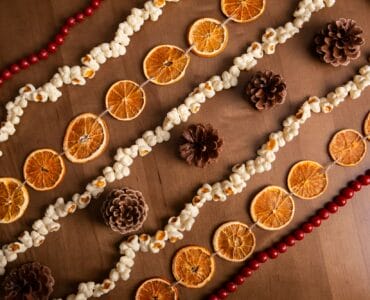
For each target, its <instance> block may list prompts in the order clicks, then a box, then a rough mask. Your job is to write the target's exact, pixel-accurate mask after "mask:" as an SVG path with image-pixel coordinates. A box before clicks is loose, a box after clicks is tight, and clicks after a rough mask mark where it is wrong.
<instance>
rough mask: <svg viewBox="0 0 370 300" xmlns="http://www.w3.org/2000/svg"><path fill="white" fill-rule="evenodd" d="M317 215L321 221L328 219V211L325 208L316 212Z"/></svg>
mask: <svg viewBox="0 0 370 300" xmlns="http://www.w3.org/2000/svg"><path fill="white" fill-rule="evenodd" d="M318 215H319V217H320V218H321V220H327V219H329V215H330V213H329V211H328V210H327V209H326V208H322V209H320V210H319V211H318Z"/></svg>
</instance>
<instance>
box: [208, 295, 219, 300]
mask: <svg viewBox="0 0 370 300" xmlns="http://www.w3.org/2000/svg"><path fill="white" fill-rule="evenodd" d="M219 299H220V298H218V297H217V296H216V295H210V296H209V297H208V300H219Z"/></svg>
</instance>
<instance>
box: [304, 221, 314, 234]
mask: <svg viewBox="0 0 370 300" xmlns="http://www.w3.org/2000/svg"><path fill="white" fill-rule="evenodd" d="M301 228H302V230H303V232H304V233H311V232H312V230H313V225H312V224H311V223H309V222H306V223H303V224H302V226H301Z"/></svg>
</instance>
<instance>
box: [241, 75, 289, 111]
mask: <svg viewBox="0 0 370 300" xmlns="http://www.w3.org/2000/svg"><path fill="white" fill-rule="evenodd" d="M246 93H247V97H248V98H249V100H250V101H251V102H252V103H253V104H254V106H255V107H256V108H257V109H258V110H264V109H269V108H272V107H273V106H275V105H276V104H282V103H283V102H284V101H285V98H286V95H287V91H286V83H285V81H284V79H283V78H282V77H281V76H280V75H279V74H275V73H273V72H271V71H265V72H261V71H259V72H257V73H256V74H254V75H253V76H252V78H251V79H250V81H249V82H248V84H247V87H246Z"/></svg>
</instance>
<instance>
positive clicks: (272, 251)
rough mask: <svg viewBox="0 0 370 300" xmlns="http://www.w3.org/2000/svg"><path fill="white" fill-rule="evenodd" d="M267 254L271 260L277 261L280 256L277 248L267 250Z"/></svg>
mask: <svg viewBox="0 0 370 300" xmlns="http://www.w3.org/2000/svg"><path fill="white" fill-rule="evenodd" d="M267 254H268V256H269V257H270V258H271V259H275V258H276V257H278V255H279V252H278V251H277V250H276V249H275V248H272V247H271V248H269V249H268V250H267Z"/></svg>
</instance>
